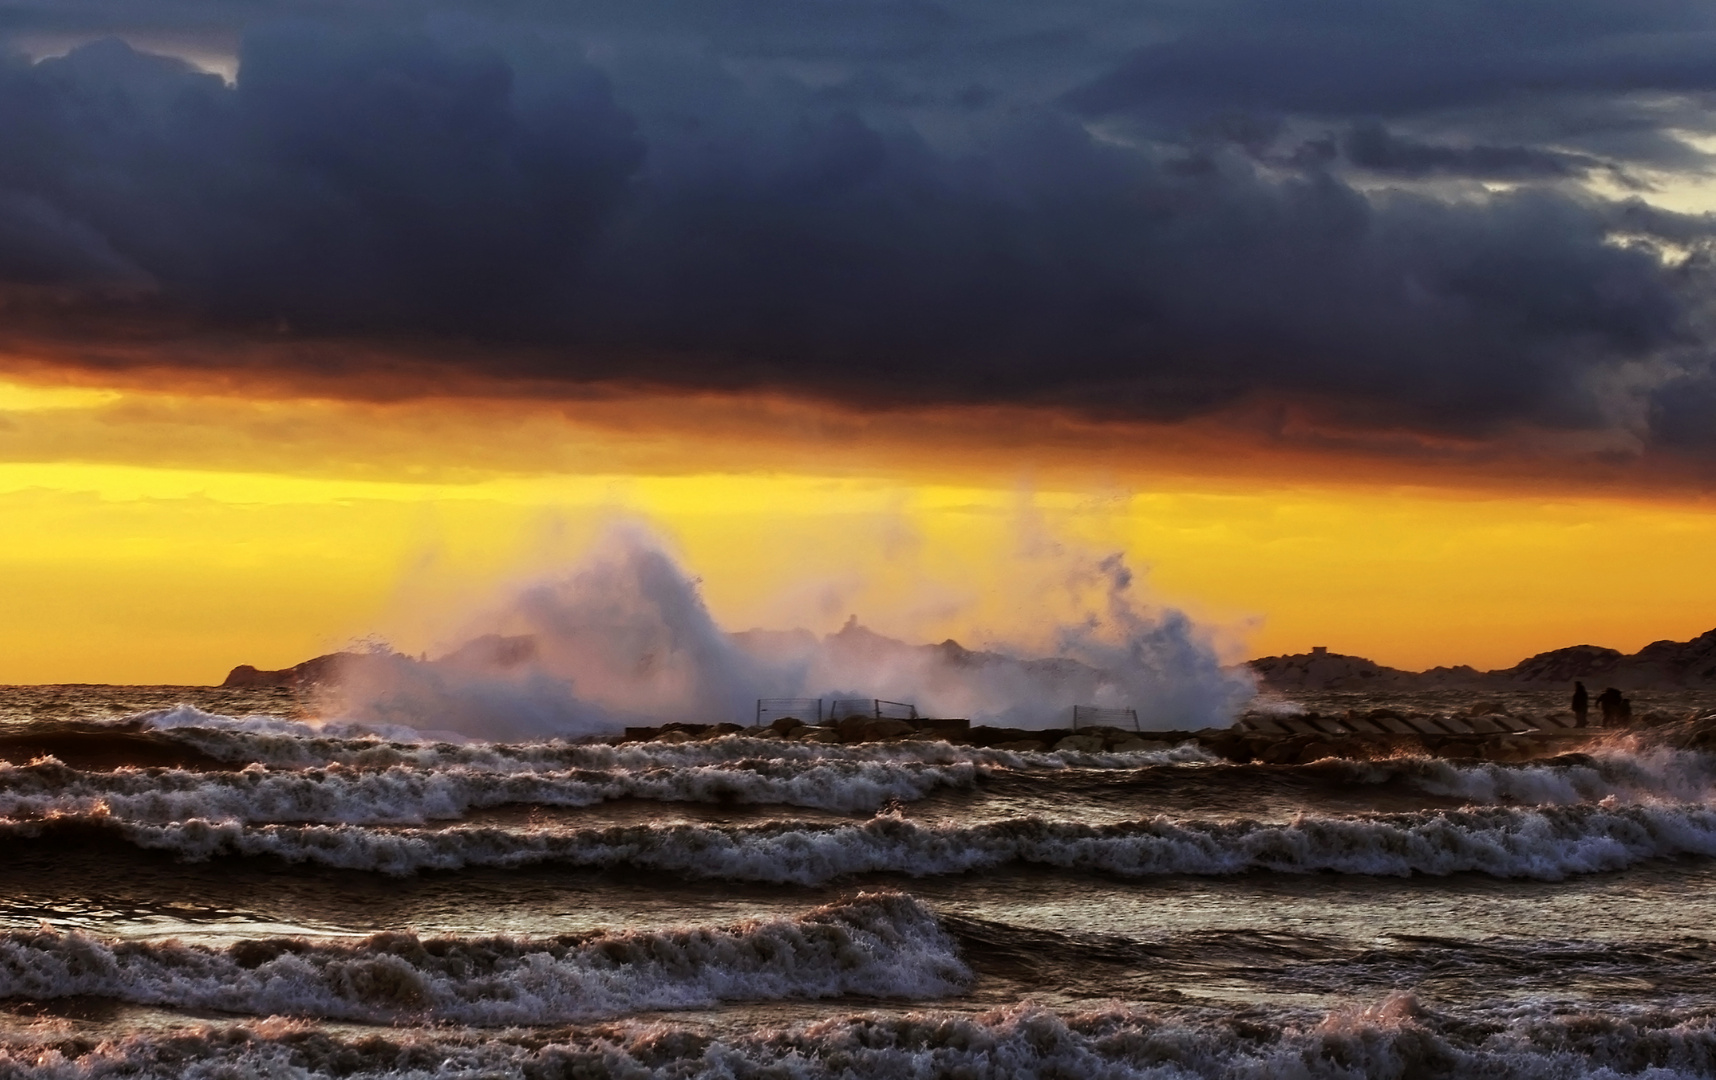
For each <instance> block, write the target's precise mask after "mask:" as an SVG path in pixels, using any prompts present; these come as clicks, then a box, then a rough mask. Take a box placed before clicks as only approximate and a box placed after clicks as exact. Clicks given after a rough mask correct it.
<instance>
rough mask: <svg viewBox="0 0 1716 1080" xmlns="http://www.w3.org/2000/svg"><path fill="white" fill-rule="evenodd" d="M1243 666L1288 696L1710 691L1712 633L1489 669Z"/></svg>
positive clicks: (1333, 658) (1322, 662) (1278, 661)
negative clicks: (1570, 688) (1574, 687)
mask: <svg viewBox="0 0 1716 1080" xmlns="http://www.w3.org/2000/svg"><path fill="white" fill-rule="evenodd" d="M1249 663H1250V667H1251V669H1252V670H1253V671H1255V672H1256V673H1257V677H1258V681H1259V683H1260V685H1261V686H1262V687H1263V688H1265V689H1268V690H1274V691H1278V692H1282V693H1289V694H1290V693H1291V692H1293V691H1295V690H1299V691H1323V690H1333V691H1339V690H1464V689H1471V690H1503V689H1510V688H1512V689H1520V690H1529V689H1548V688H1550V687H1554V686H1565V685H1568V684H1571V683H1572V682H1573V681H1574V680H1580V681H1587V682H1600V683H1602V684H1603V685H1605V686H1614V687H1616V688H1618V689H1621V690H1669V689H1676V688H1681V687H1690V688H1716V629H1713V630H1709V631H1707V632H1705V633H1703V634H1700V635H1699V636H1698V637H1695V638H1693V639H1692V640H1691V641H1653V642H1651V643H1650V644H1649V645H1646V646H1645V647H1644V648H1642V649H1640V650H1639V651H1638V652H1636V653H1623V652H1621V651H1620V650H1619V649H1607V648H1604V647H1603V646H1601V645H1569V646H1567V647H1565V648H1561V649H1552V650H1550V651H1549V652H1542V653H1538V654H1537V655H1536V656H1531V657H1527V658H1526V659H1524V660H1521V661H1520V662H1519V663H1517V664H1515V665H1513V666H1512V667H1509V668H1498V669H1496V670H1494V671H1479V670H1477V669H1476V668H1472V667H1467V666H1465V665H1461V666H1458V667H1434V668H1431V669H1430V670H1428V671H1403V670H1401V669H1400V668H1392V667H1387V666H1385V665H1382V664H1378V663H1376V662H1374V661H1372V660H1367V659H1365V658H1364V657H1362V656H1345V655H1342V654H1341V653H1332V652H1329V651H1328V650H1327V649H1321V648H1314V649H1312V650H1311V651H1310V652H1308V653H1296V654H1293V655H1290V656H1264V657H1260V658H1258V659H1256V660H1252V661H1250V662H1249Z"/></svg>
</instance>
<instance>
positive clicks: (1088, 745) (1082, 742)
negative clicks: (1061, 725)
mask: <svg viewBox="0 0 1716 1080" xmlns="http://www.w3.org/2000/svg"><path fill="white" fill-rule="evenodd" d="M1055 749H1056V750H1078V751H1081V752H1083V753H1087V754H1100V753H1102V752H1103V750H1105V749H1107V747H1106V746H1105V745H1104V744H1103V741H1102V736H1100V735H1068V736H1067V737H1066V738H1064V739H1062V740H1061V741H1060V742H1058V743H1056V744H1055Z"/></svg>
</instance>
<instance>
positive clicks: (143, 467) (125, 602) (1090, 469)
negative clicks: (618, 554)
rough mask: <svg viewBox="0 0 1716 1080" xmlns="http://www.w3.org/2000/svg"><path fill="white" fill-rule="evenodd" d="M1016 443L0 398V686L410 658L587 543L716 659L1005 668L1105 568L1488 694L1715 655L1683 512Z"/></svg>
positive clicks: (1076, 444)
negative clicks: (1704, 635)
mask: <svg viewBox="0 0 1716 1080" xmlns="http://www.w3.org/2000/svg"><path fill="white" fill-rule="evenodd" d="M1028 419H1029V418H1023V417H1019V416H1013V417H999V418H998V417H996V416H993V415H991V416H987V417H984V418H981V419H980V420H970V418H965V419H962V418H960V417H940V418H929V419H926V418H924V417H918V418H911V417H905V418H900V417H894V418H886V417H883V418H876V417H869V418H866V417H860V416H840V415H835V414H829V413H827V412H826V411H822V412H819V411H817V410H812V409H800V408H795V407H793V406H790V405H787V404H782V403H780V402H773V401H769V400H764V399H753V400H747V399H709V398H705V399H698V398H676V399H672V400H662V399H655V400H647V401H642V402H641V403H640V401H638V400H635V399H625V398H621V399H600V400H591V401H588V402H582V403H572V404H566V403H560V404H543V403H536V402H529V401H522V402H505V401H487V402H452V401H418V402H404V403H396V404H391V405H387V404H353V403H347V402H338V401H333V400H322V399H313V398H276V399H265V400H245V399H241V398H233V397H220V396H214V395H209V394H197V393H192V392H189V391H179V392H148V391H141V390H137V389H134V388H132V389H127V388H122V387H112V386H63V385H61V386H55V385H48V384H43V383H40V382H37V383H31V382H28V381H24V380H22V379H19V380H15V381H12V382H4V381H0V597H3V604H0V682H11V683H29V682H179V683H192V684H196V683H209V682H216V681H218V680H219V679H220V678H221V677H222V676H223V675H224V673H225V672H226V670H227V669H228V668H230V667H231V666H232V665H234V664H237V663H241V662H247V663H254V664H257V665H259V666H264V667H272V666H284V665H287V664H291V663H294V662H296V661H298V660H301V659H304V658H306V657H308V656H311V655H314V654H317V653H320V652H325V651H328V650H331V649H335V648H339V647H342V646H345V645H348V644H350V643H352V642H353V641H355V640H357V639H361V638H364V637H366V636H372V635H373V636H379V637H383V638H385V639H387V640H388V641H390V642H392V643H393V644H395V645H396V646H398V647H400V648H403V649H406V650H408V651H412V652H416V651H418V650H424V649H427V650H430V651H433V650H434V649H436V648H437V647H441V646H444V645H447V644H449V643H451V642H453V641H454V640H456V638H457V636H458V635H459V633H460V631H461V629H464V628H467V627H468V622H467V621H466V620H467V618H468V616H469V614H470V613H471V612H474V611H478V610H480V609H481V608H482V606H483V605H484V603H485V602H487V601H488V600H490V599H491V598H493V597H494V596H496V595H497V591H498V590H504V588H505V587H506V586H507V585H508V584H509V583H515V582H518V581H522V580H526V579H528V578H530V577H531V576H532V575H536V574H542V573H552V572H555V571H556V570H563V569H565V568H566V567H568V566H570V565H571V564H572V563H573V562H575V560H576V558H577V555H578V553H579V551H580V550H581V549H582V548H583V547H584V545H586V544H587V543H588V542H590V540H591V539H592V538H594V537H595V536H596V535H597V534H598V533H599V532H600V530H601V529H602V528H604V527H605V525H606V524H607V523H610V522H612V521H615V520H628V521H642V522H647V523H649V524H650V525H651V526H653V527H655V528H657V529H658V530H660V531H661V532H662V533H663V534H664V535H665V536H666V537H667V539H668V541H669V542H670V543H671V544H673V545H674V546H675V548H676V550H677V551H678V552H679V553H680V554H681V556H682V558H683V560H684V563H685V565H686V566H687V568H688V569H689V570H690V571H691V572H693V573H695V574H697V575H699V576H700V577H701V578H702V581H703V589H704V595H705V597H706V598H707V600H708V602H709V604H710V607H711V608H712V610H713V611H714V613H715V615H716V617H717V618H718V619H719V620H720V621H721V622H722V623H723V624H724V625H727V626H729V627H730V628H734V629H742V628H745V627H749V626H754V625H770V626H791V625H804V626H808V627H810V628H812V629H816V630H831V629H834V628H836V627H837V626H838V625H839V624H840V623H841V622H842V621H843V620H844V619H845V617H846V615H847V614H848V613H854V612H855V613H857V614H858V615H859V616H860V618H861V619H862V620H863V621H864V622H865V623H866V624H868V625H870V626H873V627H875V628H876V629H878V630H881V631H884V632H888V633H893V634H897V635H899V636H903V637H908V638H914V639H920V640H939V639H940V638H942V637H946V636H950V635H951V636H955V637H958V638H959V639H960V640H962V641H965V642H966V643H967V644H983V643H986V642H1030V641H1033V640H1039V639H1040V638H1041V635H1042V631H1043V627H1044V625H1045V623H1046V622H1047V621H1051V620H1052V619H1053V618H1054V617H1058V616H1063V615H1065V614H1067V611H1066V610H1064V606H1065V605H1064V595H1063V593H1062V592H1060V591H1058V587H1059V583H1060V582H1062V581H1064V580H1065V578H1066V577H1067V575H1068V574H1071V573H1073V572H1075V571H1076V570H1077V569H1078V568H1079V567H1080V566H1084V565H1088V563H1089V561H1090V560H1091V559H1093V558H1095V557H1098V556H1100V555H1102V554H1105V553H1107V552H1110V551H1124V552H1125V553H1126V555H1127V557H1128V559H1129V561H1130V562H1131V564H1132V565H1133V566H1134V567H1136V568H1148V574H1147V581H1148V587H1149V588H1150V590H1151V592H1152V595H1154V596H1155V597H1156V598H1157V599H1158V600H1160V601H1161V602H1164V603H1169V604H1173V605H1177V606H1181V607H1183V608H1185V609H1187V610H1188V611H1190V612H1192V613H1193V614H1194V615H1196V616H1198V617H1199V618H1200V619H1202V620H1204V621H1205V622H1206V624H1207V625H1208V626H1209V627H1210V629H1211V631H1212V633H1213V634H1215V636H1216V637H1217V639H1218V640H1219V641H1220V642H1221V643H1222V647H1223V649H1224V651H1225V653H1226V654H1227V655H1228V656H1229V658H1230V659H1239V658H1243V657H1244V656H1247V655H1261V654H1266V653H1273V652H1283V651H1287V652H1298V651H1304V650H1305V649H1307V648H1309V647H1310V646H1311V645H1314V644H1315V645H1327V646H1329V647H1330V648H1331V649H1334V650H1336V651H1342V652H1354V653H1359V654H1363V655H1368V656H1371V657H1373V658H1374V659H1377V660H1379V661H1382V662H1384V663H1390V664H1395V665H1399V666H1405V667H1414V668H1417V667H1424V666H1429V665H1432V664H1439V663H1446V664H1454V663H1470V664H1474V665H1476V666H1479V667H1493V666H1505V665H1507V664H1511V663H1513V662H1514V661H1515V660H1518V659H1520V658H1521V657H1523V656H1525V655H1528V654H1530V653H1532V652H1535V651H1540V650H1543V649H1547V648H1554V647H1558V646H1561V645H1567V644H1574V643H1578V642H1587V641H1588V642H1592V643H1597V644H1604V645H1611V646H1615V647H1618V648H1625V649H1629V650H1631V649H1636V648H1638V647H1639V646H1640V645H1642V644H1644V643H1646V642H1648V641H1650V640H1654V639H1656V638H1661V637H1673V638H1681V639H1684V638H1687V637H1691V636H1694V635H1696V634H1698V633H1701V632H1703V631H1704V630H1707V629H1710V628H1711V627H1712V626H1713V625H1716V575H1712V574H1710V573H1709V571H1708V563H1709V554H1708V553H1709V552H1711V551H1713V550H1716V513H1713V512H1712V507H1711V506H1710V505H1709V504H1708V503H1707V502H1705V501H1704V500H1702V499H1699V498H1696V497H1690V496H1670V495H1659V496H1656V497H1653V498H1650V499H1645V498H1631V499H1623V498H1620V497H1617V496H1615V495H1613V494H1590V493H1580V492H1579V491H1577V490H1576V489H1568V488H1566V487H1565V485H1562V486H1561V487H1559V488H1557V489H1556V493H1555V494H1553V495H1544V494H1541V493H1538V494H1531V493H1528V489H1529V490H1534V491H1538V492H1541V491H1543V490H1547V489H1545V488H1532V486H1531V485H1522V484H1516V485H1513V486H1512V487H1509V486H1508V485H1495V486H1491V487H1487V488H1480V487H1477V486H1475V485H1472V484H1465V485H1462V486H1446V485H1442V486H1435V485H1431V484H1429V483H1426V482H1425V480H1424V478H1423V477H1422V476H1421V475H1418V474H1404V473H1403V474H1401V475H1403V476H1406V477H1407V479H1408V480H1410V483H1406V482H1401V481H1400V480H1398V479H1397V480H1396V481H1395V482H1392V483H1391V482H1387V477H1386V475H1382V474H1378V473H1376V472H1375V471H1374V470H1372V471H1371V472H1370V473H1369V474H1367V475H1365V476H1364V477H1363V478H1362V481H1358V480H1355V481H1342V480H1340V479H1338V476H1337V474H1333V473H1332V472H1331V470H1327V469H1325V470H1322V471H1320V472H1315V473H1300V472H1296V471H1295V470H1294V469H1292V468H1287V467H1279V466H1277V467H1271V468H1263V467H1256V466H1255V463H1252V464H1247V463H1246V461H1245V460H1243V459H1240V458H1236V459H1235V462H1230V463H1226V464H1223V463H1220V462H1216V463H1210V462H1205V467H1204V468H1203V469H1201V470H1200V469H1197V468H1191V467H1189V466H1188V465H1187V463H1186V461H1185V460H1184V459H1183V458H1182V459H1174V458H1173V456H1172V455H1162V454H1155V453H1153V452H1151V451H1149V450H1148V448H1145V449H1141V450H1138V451H1137V452H1136V453H1134V452H1131V451H1129V450H1128V448H1127V446H1126V443H1125V440H1124V439H1123V438H1120V437H1119V436H1115V435H1113V434H1112V433H1110V434H1109V435H1107V436H1104V435H1101V433H1100V432H1095V431H1094V429H1092V430H1084V429H1080V428H1078V427H1077V425H1072V426H1069V427H1067V428H1066V429H1065V430H1060V431H1057V430H1056V429H1055V423H1056V422H1055V421H1053V420H1051V419H1046V418H1038V419H1036V420H1034V421H1029V424H1030V426H1029V430H1028V433H1027V430H1026V428H1024V427H1018V426H1009V425H1022V424H1025V423H1027V421H1028ZM968 420H969V422H970V424H971V425H972V427H971V429H970V430H971V431H986V432H988V434H987V435H985V436H982V437H968V436H970V431H968V430H965V429H962V428H961V424H963V423H966V422H967V421H968ZM1069 423H1070V422H1069ZM949 432H952V433H953V434H949Z"/></svg>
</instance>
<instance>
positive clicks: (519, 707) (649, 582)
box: [336, 526, 1253, 739]
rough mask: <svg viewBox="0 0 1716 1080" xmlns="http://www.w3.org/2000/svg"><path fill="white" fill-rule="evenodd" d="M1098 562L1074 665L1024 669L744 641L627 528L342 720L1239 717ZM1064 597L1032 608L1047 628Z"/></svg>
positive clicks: (856, 637) (1161, 620)
mask: <svg viewBox="0 0 1716 1080" xmlns="http://www.w3.org/2000/svg"><path fill="white" fill-rule="evenodd" d="M1094 566H1095V569H1094V570H1081V569H1075V572H1074V574H1073V585H1074V587H1075V591H1078V590H1079V588H1080V587H1083V591H1084V592H1086V593H1088V592H1089V591H1090V589H1089V588H1088V586H1089V585H1090V584H1091V583H1092V582H1096V583H1099V584H1100V586H1101V588H1100V589H1099V590H1098V592H1099V596H1100V599H1099V601H1098V602H1097V603H1096V604H1095V605H1094V607H1087V608H1086V609H1085V610H1084V611H1083V613H1082V614H1080V615H1079V616H1077V617H1076V618H1075V620H1074V621H1073V623H1072V624H1071V625H1069V626H1067V627H1064V628H1063V629H1062V630H1061V631H1060V632H1059V634H1058V635H1054V636H1053V638H1052V640H1053V642H1054V644H1058V645H1061V646H1063V647H1064V648H1065V650H1066V651H1068V652H1069V653H1071V654H1073V655H1069V656H1060V657H1052V658H1048V659H1025V658H1023V655H1022V654H1021V652H1020V651H1019V650H1010V649H1009V650H990V651H981V652H979V651H973V650H969V649H965V648H963V647H962V646H960V645H958V644H957V643H956V642H954V641H952V640H949V641H945V642H943V643H942V644H940V645H933V646H931V645H922V646H914V645H909V644H907V643H905V642H903V641H899V640H896V639H894V638H890V637H886V636H883V635H881V634H877V633H874V632H872V631H870V630H867V629H866V628H864V627H863V626H862V625H860V624H859V623H858V621H857V619H856V617H854V618H852V619H851V620H849V621H848V623H847V625H846V626H845V627H844V628H843V629H842V630H841V631H840V632H838V633H835V634H830V635H827V636H824V637H821V638H818V637H816V636H815V635H813V634H810V633H808V632H805V631H790V632H777V631H766V630H752V631H746V632H744V633H739V634H733V633H729V632H727V631H726V630H724V629H723V628H722V627H720V626H719V625H718V624H717V623H716V621H715V619H714V617H713V616H712V615H711V613H710V612H709V610H708V608H707V607H706V605H705V604H704V602H703V598H702V596H701V595H700V593H699V591H698V581H697V579H695V578H693V577H692V576H691V575H690V574H688V573H686V572H685V571H684V570H683V569H681V567H680V566H679V565H678V564H677V563H676V562H675V561H674V559H673V557H672V556H671V555H670V554H668V552H667V551H666V550H665V548H664V545H663V544H662V543H661V541H660V540H659V539H658V538H657V537H655V536H654V535H653V534H651V533H650V532H648V531H647V530H646V529H643V528H641V527H637V526H627V527H622V528H616V529H613V530H611V531H610V532H609V533H608V535H607V536H606V537H605V538H604V540H603V541H601V542H600V543H599V544H598V545H597V547H596V548H595V550H594V551H593V552H592V553H591V554H590V555H589V556H588V557H587V558H586V559H585V560H584V562H583V563H582V564H581V565H580V566H579V567H578V568H577V569H576V570H574V571H573V572H571V573H570V574H567V575H565V576H563V577H557V578H551V579H547V580H542V581H538V582H535V583H532V584H530V585H528V586H525V587H523V588H521V589H519V590H518V591H517V592H516V593H515V594H514V595H513V596H512V597H511V598H510V599H509V600H508V601H507V602H506V603H505V604H503V605H500V606H499V607H498V609H497V610H496V611H494V612H492V613H491V614H490V615H489V616H487V617H486V618H485V619H483V620H481V622H480V624H479V625H481V626H482V627H483V628H484V629H485V630H487V631H488V632H487V633H484V634H482V635H481V636H478V637H476V638H475V639H473V640H471V641H469V642H467V643H466V644H465V645H464V646H462V647H460V648H459V649H457V650H455V651H454V652H452V653H450V654H448V655H446V656H444V657H442V658H440V659H439V660H436V661H434V662H433V663H427V664H424V663H418V662H416V661H412V660H411V659H409V658H407V657H403V656H399V655H397V654H393V653H386V654H383V655H380V656H378V657H376V658H374V659H373V662H370V663H365V664H360V665H354V666H353V667H352V668H351V670H350V673H349V675H348V676H347V678H346V681H345V684H344V686H343V687H342V688H341V690H340V696H339V701H338V706H337V709H336V712H337V715H338V716H339V718H340V719H342V720H345V721H355V722H360V723H365V724H409V725H413V726H415V727H417V728H419V729H424V730H430V729H445V730H450V731H455V732H460V733H463V734H465V735H470V736H473V737H477V738H483V739H518V738H532V737H544V736H552V735H566V736H576V735H587V734H598V733H604V732H613V731H616V730H617V729H618V728H619V727H620V726H622V725H623V724H624V723H625V722H626V721H628V720H633V719H635V720H636V721H638V722H654V723H659V722H662V721H673V720H682V721H691V722H702V723H709V722H719V721H745V720H748V719H749V718H750V717H751V716H753V715H754V713H753V709H754V706H755V702H756V700H757V699H758V698H763V697H810V698H815V697H820V698H861V699H864V698H886V699H892V700H899V701H909V702H913V703H915V704H916V705H917V707H918V708H919V710H920V712H922V713H925V714H928V715H938V716H959V717H966V718H969V719H971V720H972V721H974V722H977V723H999V724H1005V725H1011V726H1018V727H1028V728H1048V727H1056V726H1061V725H1063V724H1065V723H1066V722H1067V716H1068V713H1069V711H1070V709H1071V707H1072V706H1074V705H1077V704H1091V703H1096V704H1107V705H1115V706H1119V707H1130V708H1136V709H1137V710H1138V711H1139V715H1140V718H1141V720H1143V721H1145V722H1146V723H1147V724H1148V725H1149V726H1151V727H1155V728H1159V729H1169V728H1181V729H1185V728H1201V727H1213V726H1222V725H1225V724H1228V723H1230V722H1231V721H1232V719H1233V716H1234V713H1235V712H1236V711H1237V709H1238V707H1239V705H1240V704H1241V703H1242V702H1243V701H1244V700H1245V699H1246V698H1247V697H1249V696H1250V694H1251V693H1252V690H1253V686H1252V683H1251V681H1250V680H1249V678H1248V677H1247V676H1246V675H1244V674H1243V673H1238V672H1235V671H1230V670H1227V669H1224V668H1223V667H1222V665H1221V663H1220V661H1219V659H1218V658H1217V656H1216V654H1215V650H1214V648H1213V647H1212V646H1211V645H1210V643H1209V642H1208V641H1207V640H1206V638H1205V636H1204V635H1202V634H1200V633H1199V631H1198V629H1197V628H1196V627H1195V626H1194V624H1193V623H1192V621H1191V620H1190V619H1189V618H1188V617H1187V616H1186V615H1185V614H1184V613H1182V612H1179V611H1177V610H1174V609H1167V608H1162V609H1158V608H1154V607H1151V606H1149V605H1147V604H1145V603H1144V602H1143V601H1142V600H1141V599H1140V598H1139V597H1138V596H1137V594H1136V593H1135V592H1134V590H1133V588H1132V577H1131V572H1130V571H1129V570H1128V569H1127V568H1126V566H1125V563H1124V561H1123V560H1122V559H1121V558H1120V556H1118V555H1115V556H1110V557H1109V558H1107V559H1104V560H1101V561H1100V562H1098V563H1096V564H1094ZM1062 584H1063V585H1064V584H1065V583H1064V582H1063V583H1062ZM1056 587H1059V586H1056ZM1047 591H1052V588H1051V589H1049V590H1046V591H1045V595H1041V596H1039V595H1034V594H1033V595H1027V596H1025V597H1023V600H1024V601H1026V603H1027V604H1029V605H1031V606H1032V607H1040V608H1043V609H1044V610H1045V615H1044V619H1045V621H1046V620H1048V619H1049V618H1050V617H1051V616H1049V615H1048V614H1047V613H1046V612H1047V610H1048V608H1049V601H1050V600H1051V599H1052V598H1051V597H1050V596H1049V595H1047Z"/></svg>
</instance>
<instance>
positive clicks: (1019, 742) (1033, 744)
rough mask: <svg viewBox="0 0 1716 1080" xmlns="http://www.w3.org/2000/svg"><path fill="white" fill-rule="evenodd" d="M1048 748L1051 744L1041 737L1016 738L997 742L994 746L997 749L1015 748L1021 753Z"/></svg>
mask: <svg viewBox="0 0 1716 1080" xmlns="http://www.w3.org/2000/svg"><path fill="white" fill-rule="evenodd" d="M1048 748H1049V744H1048V743H1046V742H1044V741H1043V740H1041V739H1014V740H1012V741H1010V742H999V743H996V744H995V746H994V749H996V750H1015V751H1018V752H1020V753H1029V752H1031V751H1033V750H1047V749H1048Z"/></svg>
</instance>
